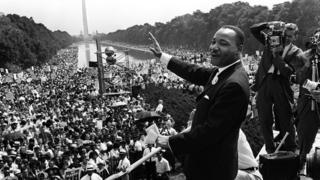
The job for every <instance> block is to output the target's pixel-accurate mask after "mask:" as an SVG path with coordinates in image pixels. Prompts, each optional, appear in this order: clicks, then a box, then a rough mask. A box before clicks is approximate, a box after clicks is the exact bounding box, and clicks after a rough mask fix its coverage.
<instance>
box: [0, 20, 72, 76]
mask: <svg viewBox="0 0 320 180" xmlns="http://www.w3.org/2000/svg"><path fill="white" fill-rule="evenodd" d="M72 42H73V38H72V37H71V36H70V35H69V34H68V33H67V32H65V31H60V30H57V31H53V32H52V31H50V30H49V29H47V28H46V26H45V25H43V24H41V23H36V22H34V20H33V19H32V17H30V18H27V17H25V16H22V17H21V16H19V15H16V14H8V15H6V16H4V15H3V16H1V17H0V67H1V68H7V69H9V70H10V71H13V72H17V71H20V70H21V69H25V68H28V67H30V66H36V65H41V64H43V63H45V62H47V61H48V60H49V59H50V58H51V57H52V56H53V55H55V54H56V53H57V51H58V50H59V49H62V48H65V47H67V46H69V45H70V44H71V43H72Z"/></svg>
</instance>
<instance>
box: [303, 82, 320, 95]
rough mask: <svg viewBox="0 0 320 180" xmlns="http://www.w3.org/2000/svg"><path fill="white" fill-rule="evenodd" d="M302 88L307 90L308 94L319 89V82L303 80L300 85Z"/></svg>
mask: <svg viewBox="0 0 320 180" xmlns="http://www.w3.org/2000/svg"><path fill="white" fill-rule="evenodd" d="M302 87H303V88H305V89H307V90H308V91H309V92H310V91H312V90H316V89H319V88H320V84H319V82H315V81H311V80H309V79H307V80H305V82H304V83H303V85H302Z"/></svg>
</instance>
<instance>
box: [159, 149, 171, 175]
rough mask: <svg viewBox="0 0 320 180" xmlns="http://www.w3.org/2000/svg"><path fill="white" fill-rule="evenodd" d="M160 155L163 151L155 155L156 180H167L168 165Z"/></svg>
mask: <svg viewBox="0 0 320 180" xmlns="http://www.w3.org/2000/svg"><path fill="white" fill-rule="evenodd" d="M162 153H163V150H162V151H160V152H159V153H158V154H157V158H156V172H157V176H156V180H169V172H170V165H169V162H168V161H167V160H166V159H165V158H164V157H163V155H162Z"/></svg>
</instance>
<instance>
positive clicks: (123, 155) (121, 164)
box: [117, 150, 131, 180]
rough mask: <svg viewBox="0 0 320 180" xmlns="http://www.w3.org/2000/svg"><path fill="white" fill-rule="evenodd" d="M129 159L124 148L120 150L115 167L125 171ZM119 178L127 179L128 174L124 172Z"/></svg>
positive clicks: (128, 164) (128, 165)
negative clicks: (118, 159)
mask: <svg viewBox="0 0 320 180" xmlns="http://www.w3.org/2000/svg"><path fill="white" fill-rule="evenodd" d="M130 165H131V164H130V161H129V159H128V158H127V152H126V151H124V150H121V151H120V161H119V164H118V167H117V169H118V170H120V171H123V172H126V170H127V168H128V167H130ZM121 180H129V174H125V175H123V176H122V177H121Z"/></svg>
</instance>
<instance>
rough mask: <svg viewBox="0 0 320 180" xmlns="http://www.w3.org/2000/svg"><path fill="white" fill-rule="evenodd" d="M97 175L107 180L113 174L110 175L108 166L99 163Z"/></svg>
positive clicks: (102, 162)
mask: <svg viewBox="0 0 320 180" xmlns="http://www.w3.org/2000/svg"><path fill="white" fill-rule="evenodd" d="M97 164H98V169H97V173H98V174H99V175H100V176H101V177H102V179H106V178H107V177H109V176H110V175H111V174H110V173H109V170H108V166H106V164H105V162H104V161H101V160H100V161H99V162H98V163H97Z"/></svg>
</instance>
